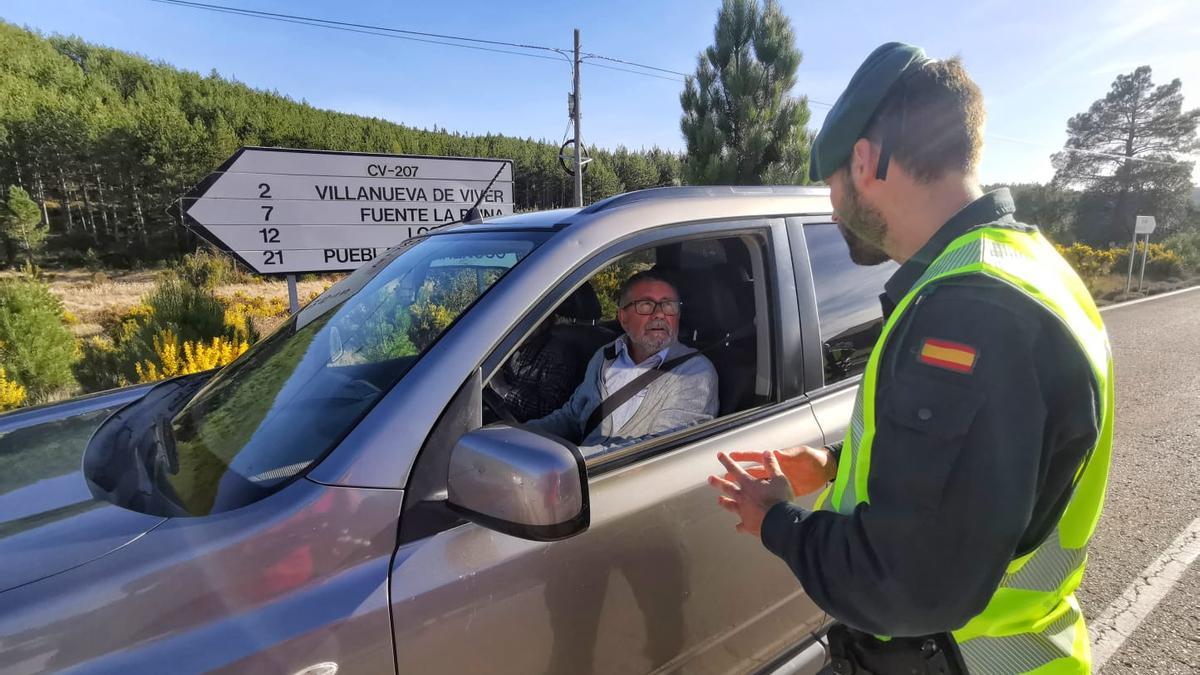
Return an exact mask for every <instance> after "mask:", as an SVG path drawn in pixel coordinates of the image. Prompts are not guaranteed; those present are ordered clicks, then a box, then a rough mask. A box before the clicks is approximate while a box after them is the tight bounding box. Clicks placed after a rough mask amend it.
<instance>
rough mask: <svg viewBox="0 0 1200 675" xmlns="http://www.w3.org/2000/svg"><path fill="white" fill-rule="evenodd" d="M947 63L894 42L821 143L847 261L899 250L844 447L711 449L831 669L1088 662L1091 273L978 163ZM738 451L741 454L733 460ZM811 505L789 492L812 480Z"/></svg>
mask: <svg viewBox="0 0 1200 675" xmlns="http://www.w3.org/2000/svg"><path fill="white" fill-rule="evenodd" d="M983 120H984V112H983V102H982V98H981V95H980V93H979V89H978V88H977V87H976V85H975V84H974V82H972V81H971V79H970V78H969V77H968V75H967V73H966V72H965V70H964V69H963V66H962V64H961V62H960V61H959V60H957V59H950V60H944V61H937V60H931V59H929V58H927V57H926V56H925V54H924V52H923V51H922V50H920V49H918V48H916V47H913V46H910V45H905V44H900V43H889V44H885V45H883V46H881V47H879V48H878V49H876V50H875V51H874V52H873V53H872V54H871V55H870V56H869V57H867V60H866V61H865V62H864V63H863V64H862V65H861V66H860V67H859V69H858V71H857V72H856V73H855V74H854V77H853V78H852V79H851V80H850V84H849V85H848V86H847V88H846V91H845V92H844V93H843V94H842V95H841V97H840V98H838V101H837V103H836V104H835V105H834V107H833V109H832V110H831V111H830V113H829V116H828V117H827V118H826V119H825V123H824V125H823V126H822V128H821V131H820V133H819V134H818V135H817V137H816V140H815V141H814V144H813V149H812V160H811V178H812V179H813V180H814V181H819V180H823V181H825V182H826V183H828V184H829V186H830V189H831V194H830V196H831V199H832V201H833V206H834V209H835V211H836V212H837V218H838V222H839V227H840V229H841V230H842V234H843V236H844V237H845V238H846V240H847V242H848V244H849V245H850V249H851V254H852V257H853V258H854V260H855V262H857V263H859V264H875V263H879V262H882V261H883V260H885V259H887V258H890V259H892V260H895V261H897V262H898V263H901V266H900V268H899V269H898V270H897V271H896V273H895V275H894V276H893V277H892V278H891V279H890V280H889V281H888V282H887V284H886V285H885V291H886V292H885V293H884V294H883V295H882V296H881V301H882V303H883V308H884V317H885V318H884V326H883V329H882V334H881V335H880V337H879V340H878V342H877V344H876V345H875V348H874V350H873V352H872V354H871V357H870V360H869V362H868V364H867V367H866V370H865V372H864V374H863V379H862V382H861V384H860V386H859V391H858V398H857V400H856V403H855V406H854V412H853V416H852V421H851V423H850V428H849V429H848V431H847V434H846V438H845V441H844V444H838V445H836V446H831V447H827V448H820V449H818V448H808V447H799V448H790V449H787V450H781V451H777V452H773V453H766V454H765V455H763V454H759V453H737V452H735V453H732V454H731V455H729V456H727V455H725V454H724V453H722V454H720V455H719V456H718V458H719V459H720V461H721V462H722V463H723V464H724V465H725V468H726V470H727V471H728V473H726V474H725V476H724V478H721V477H718V476H713V477H711V478H710V482H711V483H712V485H713V486H714V487H716V488H718V489H719V490H720V491H721V492H722V494H721V496H719V497H718V499H719V501H720V503H721V504H722V506H724V507H725V508H726V509H728V510H729V511H731V512H733V513H735V514H736V515H738V516H739V517H740V520H741V522H739V523H738V525H737V528H738V530H739V531H744V532H747V533H750V534H753V535H758V536H761V538H762V542H763V545H764V546H765V547H766V548H767V550H769V551H770V552H772V553H774V554H775V555H777V556H779V557H780V558H782V559H783V560H784V561H785V562H786V563H787V564H788V565H789V566H790V567H791V569H792V571H793V572H794V573H795V575H796V577H797V578H798V579H799V580H800V583H801V584H802V585H803V586H804V589H805V591H806V592H807V593H808V595H809V596H810V597H811V598H812V599H813V600H814V601H815V602H816V603H817V604H818V605H820V606H821V607H822V608H823V609H825V610H826V611H827V612H828V613H829V614H830V615H831V616H832V617H834V618H835V619H837V620H838V621H839V622H840V623H839V624H838V625H837V626H835V628H834V629H833V630H831V632H830V636H829V637H830V648H831V652H832V655H833V657H834V658H833V662H832V665H831V667H830V669H831V670H832V671H833V672H836V673H852V672H857V673H892V672H902V673H923V672H929V673H955V672H960V673H961V672H970V673H972V674H978V673H1020V672H1029V671H1035V670H1036V671H1037V672H1038V673H1050V674H1058V673H1080V674H1083V673H1088V672H1090V655H1089V649H1088V638H1087V632H1086V627H1085V625H1084V621H1083V616H1082V614H1081V612H1080V609H1079V605H1078V603H1077V602H1076V599H1075V596H1074V591H1075V589H1076V588H1077V587H1078V586H1079V582H1080V579H1081V578H1082V576H1083V570H1084V565H1085V560H1086V556H1085V551H1086V548H1087V544H1088V541H1089V540H1090V539H1091V537H1092V534H1093V532H1094V531H1095V528H1096V522H1097V520H1098V518H1099V515H1100V510H1101V506H1102V504H1103V499H1104V488H1105V484H1106V482H1107V478H1108V467H1109V460H1110V454H1111V450H1112V424H1113V380H1112V360H1111V357H1110V352H1109V346H1108V340H1107V337H1106V334H1105V330H1104V326H1103V324H1102V322H1101V320H1100V315H1099V314H1098V312H1097V311H1096V307H1095V305H1094V303H1093V302H1092V299H1091V297H1090V295H1089V294H1088V292H1087V290H1086V288H1085V287H1084V285H1083V283H1082V282H1081V281H1080V279H1079V278H1078V276H1077V275H1076V274H1075V273H1074V271H1072V269H1071V268H1070V267H1069V266H1068V265H1067V263H1066V262H1065V261H1063V259H1062V258H1061V257H1060V256H1059V255H1058V254H1057V253H1056V252H1055V250H1054V248H1053V246H1052V245H1050V244H1049V243H1048V242H1047V241H1046V240H1045V239H1044V238H1043V237H1042V235H1041V234H1040V233H1039V232H1038V229H1037V228H1036V227H1034V226H1031V225H1025V224H1022V223H1020V222H1017V221H1016V220H1015V219H1014V217H1013V211H1014V207H1013V201H1012V197H1011V196H1010V195H1009V192H1008V190H1005V189H1001V190H996V191H994V192H990V193H988V194H983V192H982V190H981V189H980V187H979V180H978V177H977V174H976V170H977V167H978V164H979V156H980V151H981V146H982V130H983ZM746 462H750V464H749V465H748V466H743V463H746ZM826 481H832V484H831V485H829V486H828V487H826V489H825V491H824V493H823V494H822V495H821V497H820V498H819V499H818V501H817V510H815V511H809V510H807V509H804V508H801V507H799V506H797V505H796V504H793V503H790V500H791V499H792V497H793V495H794V494H805V493H811V492H814V491H816V490H817V489H820V488H821V487H822V486H824V485H825V483H826Z"/></svg>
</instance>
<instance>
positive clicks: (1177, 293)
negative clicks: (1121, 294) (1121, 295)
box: [1100, 286, 1200, 312]
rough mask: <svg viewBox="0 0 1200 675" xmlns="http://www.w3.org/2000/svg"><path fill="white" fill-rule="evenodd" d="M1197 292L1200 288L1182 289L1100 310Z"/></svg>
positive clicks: (1119, 303) (1107, 306) (1104, 310)
mask: <svg viewBox="0 0 1200 675" xmlns="http://www.w3.org/2000/svg"><path fill="white" fill-rule="evenodd" d="M1197 290H1200V286H1189V287H1188V288H1181V289H1179V290H1177V291H1170V292H1168V293H1159V294H1158V295H1151V296H1149V297H1145V298H1138V299H1137V300H1129V301H1127V302H1118V303H1117V304H1115V305H1105V306H1104V307H1101V308H1100V311H1101V312H1107V311H1108V310H1110V309H1120V308H1122V307H1128V306H1130V305H1137V304H1140V303H1143V302H1150V301H1151V300H1162V299H1163V298H1169V297H1171V296H1172V295H1179V294H1180V293H1190V292H1192V291H1197Z"/></svg>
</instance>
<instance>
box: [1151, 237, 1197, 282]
mask: <svg viewBox="0 0 1200 675" xmlns="http://www.w3.org/2000/svg"><path fill="white" fill-rule="evenodd" d="M1162 245H1163V248H1166V249H1169V250H1171V251H1174V252H1175V254H1176V255H1178V256H1179V261H1180V263H1181V264H1182V265H1183V269H1184V271H1185V272H1190V273H1192V274H1197V273H1200V230H1193V231H1191V232H1179V233H1178V234H1173V235H1171V236H1169V237H1167V238H1166V239H1164V240H1163V242H1162ZM1146 264H1147V265H1149V264H1150V263H1146Z"/></svg>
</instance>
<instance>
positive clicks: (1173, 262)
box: [1113, 241, 1183, 279]
mask: <svg viewBox="0 0 1200 675" xmlns="http://www.w3.org/2000/svg"><path fill="white" fill-rule="evenodd" d="M1143 252H1146V243H1145V242H1143V241H1139V242H1138V244H1137V253H1136V254H1135V255H1134V258H1133V273H1134V275H1135V276H1136V275H1137V274H1138V273H1139V271H1140V267H1139V266H1140V265H1141V264H1142V253H1143ZM1113 253H1114V254H1115V265H1114V270H1115V271H1117V272H1121V273H1124V272H1125V271H1126V270H1128V269H1129V249H1127V248H1121V249H1113ZM1182 275H1183V258H1181V257H1179V254H1178V253H1176V252H1175V251H1173V250H1171V249H1169V248H1167V247H1166V246H1163V245H1162V244H1150V250H1149V252H1148V255H1147V256H1146V277H1147V278H1150V279H1167V278H1169V277H1178V276H1182Z"/></svg>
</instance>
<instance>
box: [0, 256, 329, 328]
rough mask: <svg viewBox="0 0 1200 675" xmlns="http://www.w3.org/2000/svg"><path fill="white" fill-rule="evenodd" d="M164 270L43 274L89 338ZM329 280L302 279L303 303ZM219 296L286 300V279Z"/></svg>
mask: <svg viewBox="0 0 1200 675" xmlns="http://www.w3.org/2000/svg"><path fill="white" fill-rule="evenodd" d="M161 273H162V272H161V270H148V271H138V272H92V271H89V270H82V269H81V270H46V271H45V272H43V274H42V277H43V279H45V280H46V282H47V283H49V284H50V291H51V292H52V293H54V294H55V295H57V296H58V297H59V298H61V299H62V301H63V308H64V309H65V310H66V311H67V312H69V313H71V314H72V315H74V316H75V317H76V318H77V319H78V323H75V324H73V325H71V326H70V328H71V332H72V333H74V334H75V336H76V337H81V338H85V337H90V336H92V335H98V334H99V333H100V330H101V328H100V322H99V319H100V317H101V316H103V315H104V314H107V313H120V312H122V310H125V309H128V308H130V307H133V306H135V305H137V304H138V303H139V302H141V301H142V298H144V297H145V296H146V295H148V294H149V293H150V292H151V291H152V290H153V289H154V282H155V281H156V280H157V279H158V276H159V275H160V274H161ZM17 275H18V273H17V272H14V271H4V272H0V279H4V278H10V277H15V276H17ZM329 283H330V281H320V280H318V281H302V282H300V283H298V284H297V288H298V290H299V296H300V302H301V303H302V304H303V302H304V300H305V299H306V298H307V297H308V296H309V295H311V294H312V293H314V292H317V291H321V290H323V289H324V288H326V287H327V286H328V285H329ZM216 292H217V295H219V296H221V297H223V298H231V297H233V296H234V294H236V293H242V294H244V295H247V296H250V297H261V298H265V299H274V298H279V299H281V300H283V301H284V302H287V297H288V292H287V282H286V281H283V280H278V281H276V280H270V281H267V280H264V281H261V282H255V283H242V284H229V285H226V286H219V287H218V288H217V289H216Z"/></svg>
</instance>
